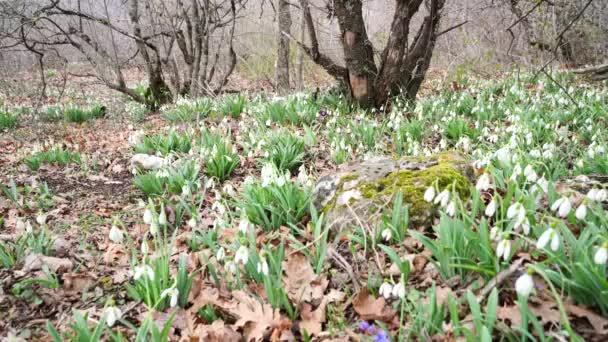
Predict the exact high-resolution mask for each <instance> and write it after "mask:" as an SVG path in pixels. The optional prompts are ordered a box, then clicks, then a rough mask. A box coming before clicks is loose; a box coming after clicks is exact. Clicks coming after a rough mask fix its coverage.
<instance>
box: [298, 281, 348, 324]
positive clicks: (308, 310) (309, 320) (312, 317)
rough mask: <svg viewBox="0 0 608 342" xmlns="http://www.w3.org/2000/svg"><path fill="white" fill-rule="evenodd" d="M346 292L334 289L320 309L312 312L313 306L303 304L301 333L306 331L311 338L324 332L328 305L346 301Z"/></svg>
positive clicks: (324, 299)
mask: <svg viewBox="0 0 608 342" xmlns="http://www.w3.org/2000/svg"><path fill="white" fill-rule="evenodd" d="M344 297H345V294H344V292H341V291H338V290H335V289H332V290H331V291H330V292H329V293H328V294H327V295H326V296H324V297H323V301H322V302H321V304H320V305H319V307H318V308H317V309H316V310H314V311H312V305H310V304H309V303H304V304H302V313H301V317H302V321H301V322H300V331H301V332H302V333H304V331H306V332H307V333H308V334H309V335H310V336H312V335H319V334H320V333H321V332H322V331H323V327H322V326H323V323H325V320H326V317H325V311H326V308H327V305H328V304H329V303H331V302H340V301H342V300H344Z"/></svg>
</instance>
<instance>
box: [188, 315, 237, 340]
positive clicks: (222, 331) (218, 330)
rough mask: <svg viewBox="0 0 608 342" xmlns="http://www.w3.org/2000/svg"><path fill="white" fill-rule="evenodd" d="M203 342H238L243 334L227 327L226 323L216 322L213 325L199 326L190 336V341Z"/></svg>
mask: <svg viewBox="0 0 608 342" xmlns="http://www.w3.org/2000/svg"><path fill="white" fill-rule="evenodd" d="M197 340H198V341H201V342H238V341H240V340H241V334H239V333H237V332H236V331H234V330H233V329H232V328H231V327H229V326H227V325H226V324H225V323H224V321H222V320H216V321H214V322H213V323H212V324H211V325H198V326H197V327H196V329H195V330H194V333H192V334H191V335H190V341H197Z"/></svg>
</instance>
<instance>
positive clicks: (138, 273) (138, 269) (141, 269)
mask: <svg viewBox="0 0 608 342" xmlns="http://www.w3.org/2000/svg"><path fill="white" fill-rule="evenodd" d="M143 275H147V276H148V278H149V279H150V280H154V270H153V269H152V267H150V266H149V265H140V266H135V273H134V274H133V279H135V280H139V279H140V278H141V277H142V276H143Z"/></svg>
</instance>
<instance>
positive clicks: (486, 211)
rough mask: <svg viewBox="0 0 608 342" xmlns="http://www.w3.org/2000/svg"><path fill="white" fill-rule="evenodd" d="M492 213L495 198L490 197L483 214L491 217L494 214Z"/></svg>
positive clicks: (494, 206)
mask: <svg viewBox="0 0 608 342" xmlns="http://www.w3.org/2000/svg"><path fill="white" fill-rule="evenodd" d="M494 213H496V199H494V198H492V200H491V201H490V203H488V206H487V207H486V210H485V214H486V216H487V217H492V216H494Z"/></svg>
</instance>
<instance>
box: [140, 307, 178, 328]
mask: <svg viewBox="0 0 608 342" xmlns="http://www.w3.org/2000/svg"><path fill="white" fill-rule="evenodd" d="M173 313H175V316H173V321H172V322H171V327H172V328H173V329H179V330H181V331H184V330H186V328H187V326H188V314H187V312H186V310H184V309H181V308H177V309H169V310H167V312H160V311H153V312H152V321H153V322H154V325H156V327H157V328H158V330H162V329H163V328H164V327H165V324H167V322H168V321H169V319H170V318H171V316H172V315H173ZM147 314H148V313H147V312H145V313H142V314H141V317H140V321H143V320H145V315H147Z"/></svg>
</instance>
